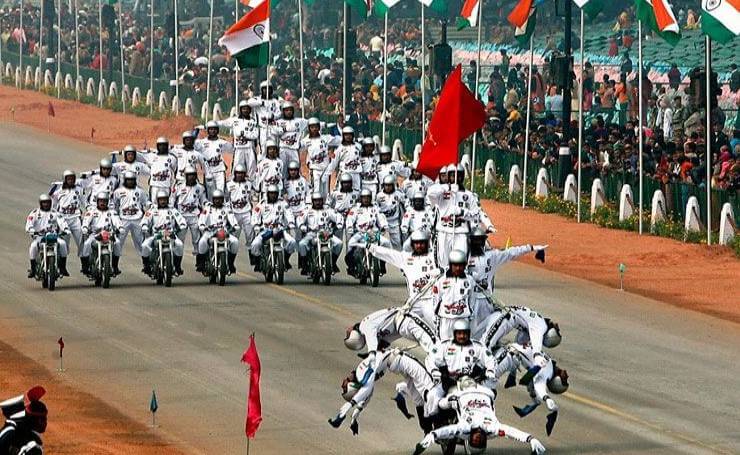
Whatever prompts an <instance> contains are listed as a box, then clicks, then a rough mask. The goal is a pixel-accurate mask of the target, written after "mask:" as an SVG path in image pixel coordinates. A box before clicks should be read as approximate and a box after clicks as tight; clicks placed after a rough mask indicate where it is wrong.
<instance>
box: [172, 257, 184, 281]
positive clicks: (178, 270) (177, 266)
mask: <svg viewBox="0 0 740 455" xmlns="http://www.w3.org/2000/svg"><path fill="white" fill-rule="evenodd" d="M173 262H174V263H175V273H176V274H177V275H178V276H179V275H182V274H183V273H185V272H183V270H182V256H175V257H174V259H173Z"/></svg>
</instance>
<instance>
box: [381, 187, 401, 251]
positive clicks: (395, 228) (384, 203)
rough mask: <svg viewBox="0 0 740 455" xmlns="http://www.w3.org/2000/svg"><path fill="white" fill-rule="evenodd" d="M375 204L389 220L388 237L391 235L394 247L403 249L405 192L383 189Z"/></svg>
mask: <svg viewBox="0 0 740 455" xmlns="http://www.w3.org/2000/svg"><path fill="white" fill-rule="evenodd" d="M375 205H377V206H378V209H380V211H381V212H382V213H383V215H384V216H385V219H386V221H388V237H390V240H391V245H393V248H395V249H397V250H400V249H401V245H402V243H401V218H402V217H403V207H404V200H403V193H401V192H400V191H398V190H395V191H394V192H392V193H390V194H389V193H386V192H385V191H381V192H379V193H378V195H377V197H376V198H375Z"/></svg>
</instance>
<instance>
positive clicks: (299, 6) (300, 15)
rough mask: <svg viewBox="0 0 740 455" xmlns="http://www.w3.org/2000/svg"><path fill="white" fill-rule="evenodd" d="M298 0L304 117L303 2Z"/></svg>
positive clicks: (304, 114)
mask: <svg viewBox="0 0 740 455" xmlns="http://www.w3.org/2000/svg"><path fill="white" fill-rule="evenodd" d="M297 1H298V52H299V53H300V60H299V62H300V65H301V100H300V102H301V117H303V118H304V119H305V118H306V106H305V104H306V102H305V101H306V87H305V74H304V70H303V58H304V56H305V54H304V53H303V3H301V0H297Z"/></svg>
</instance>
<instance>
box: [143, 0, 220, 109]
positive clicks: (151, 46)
mask: <svg viewBox="0 0 740 455" xmlns="http://www.w3.org/2000/svg"><path fill="white" fill-rule="evenodd" d="M211 31H213V0H211ZM208 39H209V42H208V44H209V46H208V52H209V55H208V76H209V77H210V76H211V56H210V52H211V51H210V49H211V46H210V39H211V36H210V35H208ZM209 82H210V81H209ZM209 85H210V84H209ZM149 91H151V92H152V104H150V105H149V115H152V114H153V113H154V0H149Z"/></svg>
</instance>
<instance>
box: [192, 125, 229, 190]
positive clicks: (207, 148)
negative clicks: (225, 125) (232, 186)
mask: <svg viewBox="0 0 740 455" xmlns="http://www.w3.org/2000/svg"><path fill="white" fill-rule="evenodd" d="M195 148H196V150H198V151H200V153H201V154H202V155H203V161H204V162H205V164H206V189H207V190H208V194H209V195H211V194H213V192H214V191H215V190H221V191H223V190H224V188H225V186H226V164H225V163H224V153H230V152H232V151H233V150H234V146H233V145H232V144H231V143H230V142H228V141H225V140H223V139H221V138H216V139H213V140H211V139H208V138H204V139H198V140H197V141H196V142H195ZM209 198H210V196H209Z"/></svg>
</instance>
